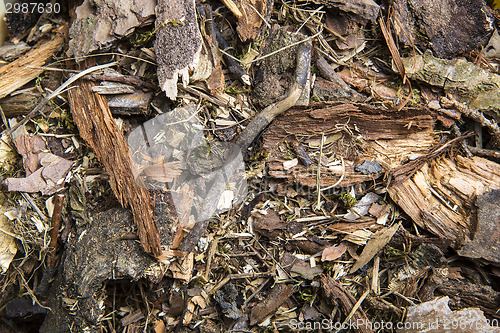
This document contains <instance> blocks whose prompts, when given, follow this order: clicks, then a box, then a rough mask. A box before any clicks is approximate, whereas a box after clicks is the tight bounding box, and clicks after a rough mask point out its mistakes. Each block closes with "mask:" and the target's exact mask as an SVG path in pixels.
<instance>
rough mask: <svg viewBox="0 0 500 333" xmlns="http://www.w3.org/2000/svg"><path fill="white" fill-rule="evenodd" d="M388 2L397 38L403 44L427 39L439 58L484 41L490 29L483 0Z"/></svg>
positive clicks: (418, 43) (452, 55) (450, 56)
mask: <svg viewBox="0 0 500 333" xmlns="http://www.w3.org/2000/svg"><path fill="white" fill-rule="evenodd" d="M392 5H393V9H394V11H393V13H394V14H393V15H392V18H393V19H394V21H395V22H396V24H395V31H396V34H397V35H398V38H399V40H400V41H402V42H403V43H405V44H406V45H407V46H410V45H411V44H412V43H411V42H413V43H414V44H417V45H424V46H427V45H425V44H426V43H427V42H429V46H430V47H431V48H432V50H433V51H434V54H436V55H437V56H438V57H440V58H453V57H455V56H458V55H461V54H464V53H466V52H469V51H472V50H473V49H475V48H476V47H477V46H478V45H485V44H486V43H487V42H488V39H489V37H490V35H491V33H492V32H493V22H494V19H493V17H492V16H491V14H489V11H488V10H487V8H486V2H485V1H484V0H471V1H464V0H394V1H393V4H392ZM398 21H399V22H400V23H401V25H399V24H398V23H397V22H398ZM403 30H404V31H403ZM418 36H424V37H425V38H420V37H418ZM408 37H409V39H408Z"/></svg>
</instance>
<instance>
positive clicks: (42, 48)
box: [0, 34, 63, 98]
mask: <svg viewBox="0 0 500 333" xmlns="http://www.w3.org/2000/svg"><path fill="white" fill-rule="evenodd" d="M62 42H63V37H62V35H61V34H56V35H55V36H54V37H53V38H52V39H51V40H49V41H48V42H45V43H44V44H41V45H38V46H37V47H34V48H33V49H32V50H31V51H29V52H28V53H26V54H25V55H24V56H22V57H21V58H19V59H17V60H14V61H13V62H11V63H10V64H7V65H5V66H2V67H0V98H4V97H5V96H7V95H8V94H10V93H11V92H13V91H15V90H17V89H18V88H20V87H22V86H24V85H25V84H26V83H28V82H30V81H31V80H33V79H34V78H36V77H37V76H38V75H40V74H42V73H43V69H40V68H39V67H41V66H43V65H45V62H46V61H47V60H49V59H50V58H51V57H52V56H53V55H54V54H55V53H56V52H57V51H58V50H59V47H60V46H61V44H62Z"/></svg>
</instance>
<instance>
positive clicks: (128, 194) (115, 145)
mask: <svg viewBox="0 0 500 333" xmlns="http://www.w3.org/2000/svg"><path fill="white" fill-rule="evenodd" d="M68 100H69V104H70V109H71V114H72V115H73V120H74V121H75V123H76V125H77V126H78V129H79V131H80V135H81V137H82V138H83V139H84V140H85V141H86V142H87V144H88V145H89V146H90V147H92V149H93V150H94V152H95V154H96V155H97V157H98V158H99V161H100V162H101V163H102V164H103V165H104V168H105V170H106V172H107V173H108V174H109V183H110V185H111V189H112V190H113V193H114V194H115V196H116V197H117V198H118V200H119V201H120V203H121V204H122V205H123V206H130V208H131V209H132V213H133V214H134V221H135V224H136V226H137V232H138V235H139V238H140V240H141V244H142V246H143V248H144V250H145V251H147V252H149V253H152V254H153V255H155V256H156V255H159V254H160V252H161V249H160V236H159V231H158V227H157V226H156V224H155V222H154V220H153V203H152V201H151V197H150V195H149V192H148V190H146V189H145V188H142V187H140V186H139V185H137V183H136V182H135V180H134V176H133V174H132V165H131V160H130V151H129V147H128V145H127V142H126V141H125V137H124V135H123V133H122V132H121V130H120V129H119V128H118V126H117V125H116V123H115V121H114V119H113V117H112V115H111V112H110V110H109V107H108V104H107V102H106V98H105V97H103V96H101V95H99V94H97V93H94V92H92V84H91V83H90V82H88V81H79V85H78V86H76V87H73V88H72V89H71V90H69V91H68Z"/></svg>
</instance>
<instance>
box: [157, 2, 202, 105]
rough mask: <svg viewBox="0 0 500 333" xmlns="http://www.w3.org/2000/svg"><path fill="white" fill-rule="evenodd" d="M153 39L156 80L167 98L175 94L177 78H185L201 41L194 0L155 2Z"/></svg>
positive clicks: (194, 62) (186, 81)
mask: <svg viewBox="0 0 500 333" xmlns="http://www.w3.org/2000/svg"><path fill="white" fill-rule="evenodd" d="M156 29H157V32H156V39H155V43H154V48H155V54H156V59H157V61H158V69H157V74H158V81H159V83H160V87H161V89H162V90H163V91H164V92H165V94H166V95H167V97H169V98H170V99H175V98H176V97H177V79H178V77H179V75H180V76H182V81H183V83H184V85H187V83H188V79H189V73H188V68H189V67H190V66H195V65H196V63H197V62H198V58H199V55H200V51H201V45H202V43H203V40H202V38H201V34H200V30H199V29H198V22H197V20H196V9H195V3H194V0H159V1H158V4H157V5H156Z"/></svg>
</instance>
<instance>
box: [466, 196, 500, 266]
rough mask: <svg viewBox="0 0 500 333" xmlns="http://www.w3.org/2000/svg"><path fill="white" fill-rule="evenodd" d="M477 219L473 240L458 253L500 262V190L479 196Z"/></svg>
mask: <svg viewBox="0 0 500 333" xmlns="http://www.w3.org/2000/svg"><path fill="white" fill-rule="evenodd" d="M476 206H477V221H476V225H475V226H474V230H475V232H474V236H473V240H472V241H470V242H467V243H465V245H464V246H463V247H462V248H461V249H460V251H458V254H459V255H461V256H464V257H469V258H482V259H485V260H488V261H492V262H495V263H500V251H499V247H500V225H499V224H500V191H499V190H491V191H489V192H486V193H484V194H482V195H479V196H478V197H477V201H476Z"/></svg>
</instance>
